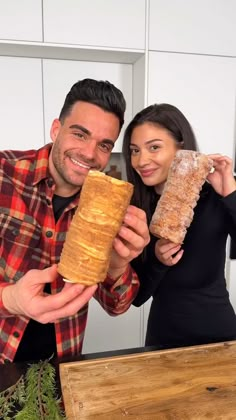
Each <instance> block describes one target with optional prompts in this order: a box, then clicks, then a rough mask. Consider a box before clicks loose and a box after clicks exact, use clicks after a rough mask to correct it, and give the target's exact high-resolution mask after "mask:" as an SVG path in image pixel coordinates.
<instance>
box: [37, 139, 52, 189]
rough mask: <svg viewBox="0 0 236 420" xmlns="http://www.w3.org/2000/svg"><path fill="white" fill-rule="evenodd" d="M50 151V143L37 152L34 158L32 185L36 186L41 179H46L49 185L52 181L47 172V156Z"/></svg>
mask: <svg viewBox="0 0 236 420" xmlns="http://www.w3.org/2000/svg"><path fill="white" fill-rule="evenodd" d="M51 149H52V143H48V144H46V145H45V146H43V147H41V149H39V150H37V152H36V156H35V168H34V179H33V182H32V184H33V185H36V184H38V183H39V182H40V181H42V180H43V179H48V181H50V182H51V184H53V183H54V180H53V178H52V176H51V174H50V172H49V155H50V152H51Z"/></svg>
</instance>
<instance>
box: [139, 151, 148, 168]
mask: <svg viewBox="0 0 236 420" xmlns="http://www.w3.org/2000/svg"><path fill="white" fill-rule="evenodd" d="M149 162H150V156H149V154H148V153H146V152H140V153H139V156H138V166H140V167H141V166H145V165H147V164H148V163H149Z"/></svg>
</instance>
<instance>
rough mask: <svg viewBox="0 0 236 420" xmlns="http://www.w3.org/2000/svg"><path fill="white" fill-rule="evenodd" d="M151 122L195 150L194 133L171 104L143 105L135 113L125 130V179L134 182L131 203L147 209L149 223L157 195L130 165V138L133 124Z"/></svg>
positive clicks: (134, 125)
mask: <svg viewBox="0 0 236 420" xmlns="http://www.w3.org/2000/svg"><path fill="white" fill-rule="evenodd" d="M145 123H151V124H153V125H157V126H160V127H163V128H165V129H166V130H168V131H169V132H170V134H171V135H172V137H173V138H174V139H175V140H176V142H177V143H178V144H180V145H181V148H182V149H185V150H198V147H197V142H196V139H195V135H194V133H193V130H192V128H191V125H190V124H189V122H188V120H187V119H186V117H185V116H184V115H183V114H182V112H181V111H180V110H179V109H178V108H176V107H175V106H173V105H170V104H154V105H150V106H148V107H147V108H144V109H143V110H142V111H141V112H138V114H136V115H135V117H134V118H133V119H132V121H131V122H130V123H129V125H128V126H127V128H126V130H125V133H124V141H123V150H122V152H123V156H124V159H125V164H126V173H127V179H128V181H129V182H131V183H132V184H133V185H134V194H133V197H132V204H133V205H135V206H137V207H140V208H141V209H143V210H144V211H145V212H146V215H147V220H148V223H149V222H150V220H151V216H152V212H153V206H154V205H155V203H156V200H157V196H156V193H155V191H154V188H153V187H149V186H146V185H144V184H143V182H142V180H141V178H140V176H139V175H138V174H137V172H136V171H135V170H134V169H133V168H132V166H131V151H130V142H131V136H132V133H133V130H134V128H135V127H137V126H139V125H142V124H145Z"/></svg>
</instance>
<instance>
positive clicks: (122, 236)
mask: <svg viewBox="0 0 236 420" xmlns="http://www.w3.org/2000/svg"><path fill="white" fill-rule="evenodd" d="M149 241H150V235H149V229H148V225H147V218H146V214H145V212H144V211H143V210H141V209H139V208H138V207H135V206H131V205H130V206H129V207H128V209H127V212H126V214H125V217H124V221H123V224H122V226H121V228H120V230H119V232H118V235H117V236H116V237H115V239H114V241H113V250H112V255H111V260H110V266H109V270H108V272H109V275H110V276H111V277H113V278H114V279H117V278H118V277H120V276H121V275H122V274H123V273H124V272H125V270H126V269H127V266H128V264H129V262H130V261H132V260H133V259H134V258H136V257H137V256H138V255H139V254H141V252H142V251H143V249H144V248H145V246H146V245H147V244H148V243H149Z"/></svg>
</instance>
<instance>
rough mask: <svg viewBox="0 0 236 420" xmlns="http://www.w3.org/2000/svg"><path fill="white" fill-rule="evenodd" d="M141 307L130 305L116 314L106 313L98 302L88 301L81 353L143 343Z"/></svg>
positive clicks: (132, 346) (124, 347) (130, 346)
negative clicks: (122, 312)
mask: <svg viewBox="0 0 236 420" xmlns="http://www.w3.org/2000/svg"><path fill="white" fill-rule="evenodd" d="M141 314H142V309H141V308H135V307H134V306H131V307H130V308H129V309H128V311H127V312H125V313H124V314H121V315H118V316H115V317H114V316H110V315H108V314H107V313H106V312H105V311H104V309H103V308H102V307H101V306H100V305H99V303H98V302H97V301H96V300H95V299H92V300H91V301H90V303H89V313H88V324H87V327H86V331H85V340H84V346H83V353H92V352H99V351H110V350H117V349H128V348H134V347H140V346H141V345H143V337H142V328H141V323H142V316H141Z"/></svg>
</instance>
